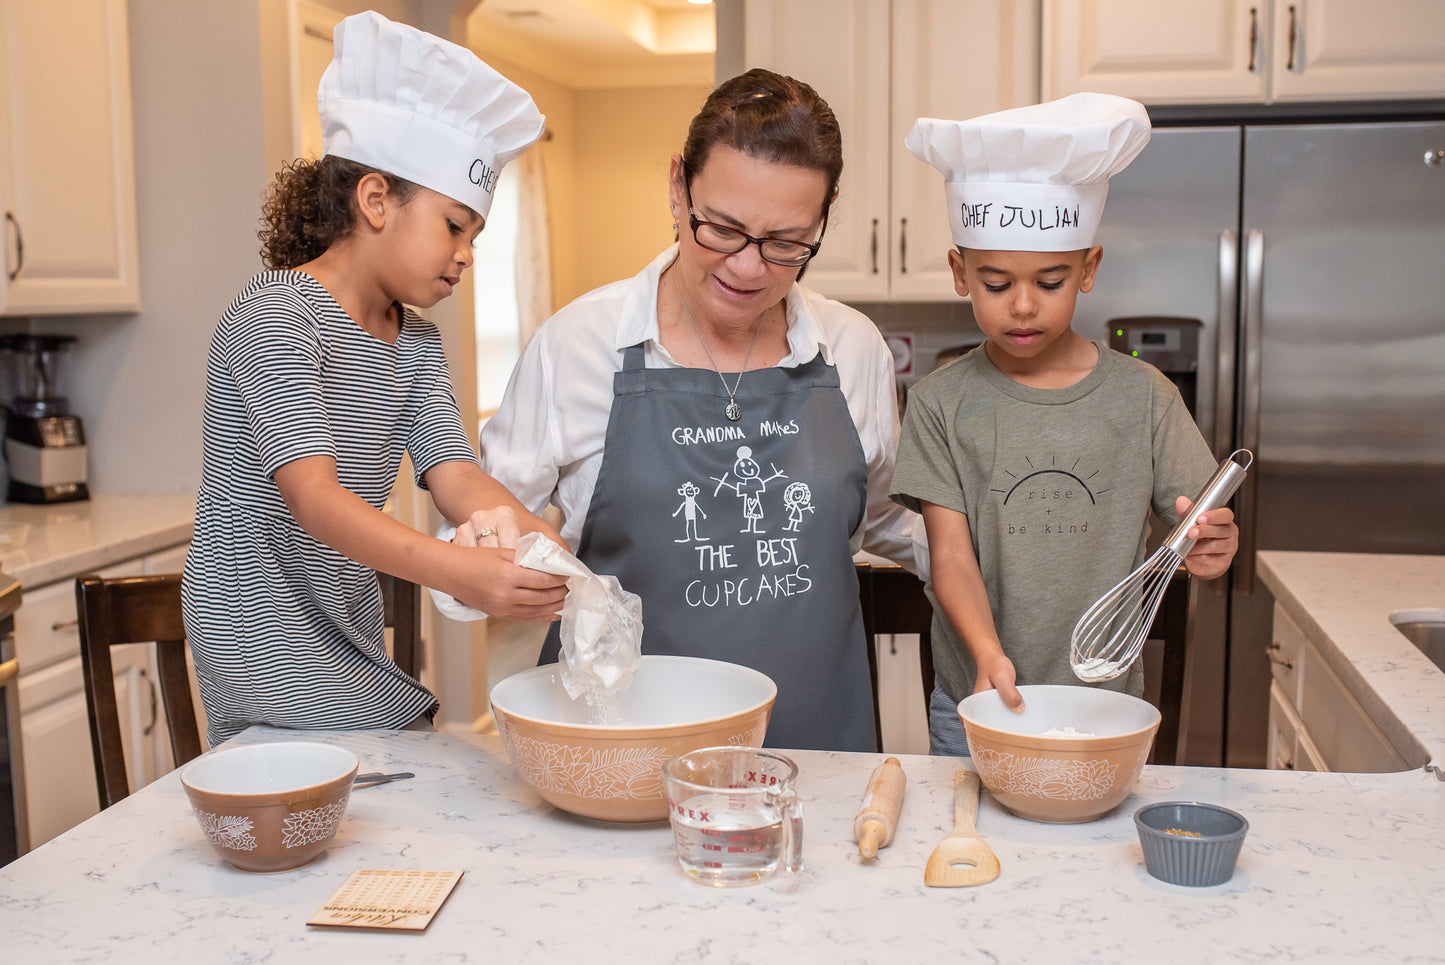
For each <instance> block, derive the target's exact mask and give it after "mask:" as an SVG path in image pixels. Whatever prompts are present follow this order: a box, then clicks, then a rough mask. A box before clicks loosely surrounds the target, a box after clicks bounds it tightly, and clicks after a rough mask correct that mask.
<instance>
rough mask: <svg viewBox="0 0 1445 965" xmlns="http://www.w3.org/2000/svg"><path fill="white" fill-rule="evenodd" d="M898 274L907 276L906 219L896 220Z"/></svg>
mask: <svg viewBox="0 0 1445 965" xmlns="http://www.w3.org/2000/svg"><path fill="white" fill-rule="evenodd" d="M898 274H900V275H906V274H908V219H907V218H899V219H898Z"/></svg>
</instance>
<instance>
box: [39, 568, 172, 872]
mask: <svg viewBox="0 0 1445 965" xmlns="http://www.w3.org/2000/svg"><path fill="white" fill-rule="evenodd" d="M181 549H182V550H183V549H184V548H183V547H182V548H181ZM174 562H175V558H174V553H173V552H172V551H160V552H159V553H157V554H156V555H155V556H152V557H143V558H137V559H134V560H127V561H124V562H121V563H117V564H115V565H114V566H109V567H106V568H105V569H103V570H100V571H99V572H100V574H101V575H102V576H107V577H113V576H133V575H138V574H141V573H153V572H174V570H173V569H171V567H172V566H173V564H174ZM77 575H78V574H77ZM15 648H16V656H17V659H18V661H19V663H20V670H21V672H20V680H19V695H20V735H21V740H22V742H23V745H22V746H23V753H24V755H25V756H24V760H25V798H26V807H27V813H28V814H29V817H30V847H31V848H36V847H39V846H40V845H41V844H44V843H45V842H46V841H49V840H50V839H51V838H53V837H55V836H56V835H58V834H60V833H62V832H64V831H67V830H69V829H70V828H72V827H74V826H75V825H76V824H79V823H80V822H81V821H84V820H85V819H86V818H88V817H90V816H91V815H93V814H95V813H96V812H97V811H98V810H99V809H100V803H99V796H98V794H97V792H96V786H95V766H94V755H93V752H92V749H91V741H90V718H89V712H88V710H87V707H86V701H85V686H84V679H83V676H82V671H81V664H80V655H79V654H80V634H79V630H78V627H77V623H76V611H75V580H74V577H70V578H66V579H62V580H59V581H57V582H54V583H50V584H48V585H45V586H40V587H37V588H35V589H33V590H32V589H30V588H28V587H27V588H26V589H25V597H24V602H23V604H22V605H21V607H20V609H19V610H17V611H16V613H15ZM153 650H154V648H153V647H151V646H150V645H149V644H133V645H130V646H124V647H114V648H112V650H111V662H112V665H113V669H114V673H115V683H116V704H117V707H118V708H119V710H120V718H121V721H120V723H121V728H120V729H121V742H122V745H123V747H124V749H125V756H126V773H127V776H128V777H129V780H130V785H131V788H132V790H134V789H136V788H139V787H142V786H144V785H146V784H149V783H150V782H151V781H154V780H155V779H156V778H157V777H160V776H161V775H162V774H164V773H166V772H167V771H168V770H170V769H171V763H170V745H169V742H168V739H167V734H168V731H167V730H166V722H165V719H164V716H163V714H164V711H163V708H162V707H161V704H160V699H159V692H158V685H157V684H156V680H157V676H156V665H155V654H154V652H153ZM193 679H194V676H193Z"/></svg>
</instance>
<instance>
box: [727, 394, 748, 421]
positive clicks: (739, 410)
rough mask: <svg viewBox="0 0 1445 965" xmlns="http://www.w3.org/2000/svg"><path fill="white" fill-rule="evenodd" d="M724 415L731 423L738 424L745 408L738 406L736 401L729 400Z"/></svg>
mask: <svg viewBox="0 0 1445 965" xmlns="http://www.w3.org/2000/svg"><path fill="white" fill-rule="evenodd" d="M723 415H725V416H727V417H728V420H729V421H731V422H737V421H738V420H739V419H741V418H742V417H743V407H742V406H740V405H738V403H737V400H736V399H729V400H728V404H727V408H725V409H723Z"/></svg>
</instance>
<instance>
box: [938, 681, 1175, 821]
mask: <svg viewBox="0 0 1445 965" xmlns="http://www.w3.org/2000/svg"><path fill="white" fill-rule="evenodd" d="M1019 692H1020V693H1022V694H1023V697H1024V711H1023V713H1014V712H1013V711H1012V710H1010V709H1008V708H1007V707H1005V706H1004V702H1003V700H1001V699H1000V698H999V696H998V691H996V690H986V691H984V692H982V693H977V694H973V695H971V696H969V697H966V698H964V699H963V700H962V701H961V702H960V703H959V705H958V716H959V719H960V720H962V721H963V730H964V733H965V734H966V735H967V736H968V748H969V752H970V753H971V754H972V755H973V763H974V767H976V768H977V769H978V776H979V779H980V780H981V781H982V782H983V786H984V787H986V788H988V790H989V792H990V793H991V794H993V796H994V797H995V798H997V799H998V802H999V803H1000V804H1002V805H1003V806H1004V807H1006V808H1008V809H1009V810H1010V811H1012V812H1014V813H1015V814H1017V815H1018V816H1019V817H1023V818H1029V819H1031V820H1034V821H1051V822H1057V823H1071V822H1079V821H1092V820H1094V819H1095V818H1099V817H1103V816H1104V815H1105V814H1107V813H1109V812H1110V811H1112V810H1113V809H1114V808H1116V807H1118V805H1119V803H1120V802H1122V801H1123V800H1124V799H1125V798H1126V797H1128V796H1129V791H1130V789H1131V788H1132V787H1133V786H1134V782H1135V781H1136V780H1138V778H1139V772H1140V771H1142V770H1143V769H1144V762H1145V760H1147V759H1148V757H1149V748H1150V747H1151V746H1152V745H1153V743H1154V732H1155V731H1156V730H1158V729H1159V711H1158V709H1156V708H1155V707H1154V706H1153V705H1152V704H1150V703H1148V702H1147V701H1143V700H1140V699H1139V698H1138V697H1130V696H1129V695H1128V694H1120V693H1115V692H1114V691H1112V690H1100V689H1098V688H1096V687H1064V686H1052V685H1044V684H1035V685H1032V686H1028V685H1026V686H1023V687H1020V688H1019ZM1070 728H1072V730H1073V731H1076V732H1078V733H1080V734H1086V735H1090V736H1062V735H1061V734H1059V732H1068V731H1069V729H1070ZM1050 732H1054V734H1055V735H1057V736H1046V735H1049V734H1050Z"/></svg>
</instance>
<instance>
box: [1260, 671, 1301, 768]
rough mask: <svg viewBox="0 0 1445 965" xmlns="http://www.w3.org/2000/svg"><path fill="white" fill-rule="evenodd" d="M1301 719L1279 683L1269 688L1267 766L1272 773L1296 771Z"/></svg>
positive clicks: (1276, 682)
mask: <svg viewBox="0 0 1445 965" xmlns="http://www.w3.org/2000/svg"><path fill="white" fill-rule="evenodd" d="M1298 735H1299V718H1298V717H1297V716H1295V712H1294V708H1293V707H1291V706H1290V704H1289V701H1287V700H1286V699H1285V698H1284V695H1283V693H1281V691H1280V686H1279V681H1278V680H1276V681H1274V682H1273V683H1272V684H1270V686H1269V751H1268V756H1267V757H1266V758H1265V761H1266V762H1267V763H1266V766H1267V767H1269V769H1270V770H1272V771H1292V770H1294V769H1295V766H1296V765H1295V757H1296V747H1297V744H1298Z"/></svg>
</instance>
